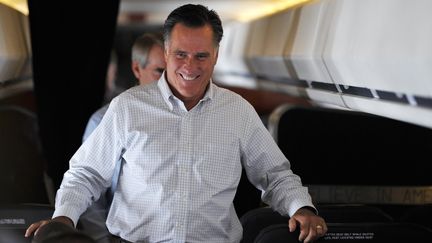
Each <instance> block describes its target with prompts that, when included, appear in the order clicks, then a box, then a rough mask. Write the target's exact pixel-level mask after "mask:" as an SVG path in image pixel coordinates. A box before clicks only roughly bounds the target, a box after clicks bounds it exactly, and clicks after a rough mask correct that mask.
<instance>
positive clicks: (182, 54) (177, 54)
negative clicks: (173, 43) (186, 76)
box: [175, 52, 186, 59]
mask: <svg viewBox="0 0 432 243" xmlns="http://www.w3.org/2000/svg"><path fill="white" fill-rule="evenodd" d="M175 55H176V57H177V58H181V59H183V58H186V53H184V52H177V53H176V54H175Z"/></svg>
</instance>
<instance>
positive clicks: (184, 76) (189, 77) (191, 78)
mask: <svg viewBox="0 0 432 243" xmlns="http://www.w3.org/2000/svg"><path fill="white" fill-rule="evenodd" d="M182 77H183V79H184V80H194V79H195V78H196V76H186V75H183V74H182Z"/></svg>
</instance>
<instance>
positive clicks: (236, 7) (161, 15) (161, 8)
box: [119, 0, 309, 24]
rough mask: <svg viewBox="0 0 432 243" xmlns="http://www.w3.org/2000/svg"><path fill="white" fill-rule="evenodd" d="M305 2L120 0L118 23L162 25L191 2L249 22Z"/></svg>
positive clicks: (229, 19) (227, 17)
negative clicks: (176, 9)
mask: <svg viewBox="0 0 432 243" xmlns="http://www.w3.org/2000/svg"><path fill="white" fill-rule="evenodd" d="M306 1H309V0H192V1H186V0H121V1H120V12H119V23H120V24H122V23H123V24H127V23H131V22H144V23H146V24H162V23H163V22H164V20H165V18H166V17H167V16H168V14H169V13H170V12H171V11H172V10H174V9H175V8H177V7H179V6H181V5H183V4H188V3H192V4H202V5H204V6H207V7H208V8H209V9H213V10H215V11H216V12H217V13H218V14H219V15H220V17H221V19H222V21H223V22H229V21H231V20H249V19H252V18H257V17H260V16H263V15H267V14H271V13H274V12H277V11H281V10H283V9H286V8H288V7H290V6H293V5H296V4H299V3H303V2H306Z"/></svg>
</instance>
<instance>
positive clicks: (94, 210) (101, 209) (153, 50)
mask: <svg viewBox="0 0 432 243" xmlns="http://www.w3.org/2000/svg"><path fill="white" fill-rule="evenodd" d="M131 59H132V60H131V68H132V72H133V73H134V76H135V77H136V79H137V82H136V84H137V85H144V84H148V83H151V82H154V81H157V80H158V79H159V78H160V76H161V74H162V72H163V71H164V69H165V66H166V64H165V60H164V55H163V38H162V34H159V33H145V34H142V35H140V36H139V37H138V38H136V39H135V41H134V43H133V45H132V58H131ZM115 64H116V63H115V62H111V64H110V66H109V69H108V82H107V84H108V86H111V87H110V88H108V90H109V91H108V92H107V93H109V94H111V95H112V94H116V93H117V95H118V89H116V88H115V84H114V80H115V76H116V68H117V65H115ZM113 91H114V92H113ZM108 107H109V103H108V104H106V105H104V106H103V107H101V108H100V109H99V110H97V111H96V112H95V113H93V115H92V116H91V117H90V119H89V121H88V123H87V127H86V129H85V132H84V135H83V142H84V141H85V140H86V139H87V138H88V136H90V134H91V133H92V132H93V130H94V129H95V128H96V127H97V126H98V125H99V123H100V121H101V120H102V118H103V116H104V115H105V112H106V111H107V110H108ZM120 166H121V160H119V161H118V163H117V165H116V171H115V173H114V176H113V178H112V184H111V187H110V188H109V190H107V192H106V193H103V194H102V195H101V197H100V198H99V200H98V201H96V202H95V203H93V204H92V205H91V206H90V207H89V208H88V209H87V211H85V212H84V213H83V214H82V215H81V217H80V220H79V222H78V224H77V228H78V229H79V230H80V231H82V232H84V233H86V234H87V235H90V236H91V237H92V238H93V239H95V240H96V241H97V242H98V243H109V242H110V234H109V232H108V230H107V228H106V226H105V221H106V219H107V215H108V211H109V207H110V205H111V200H112V197H113V195H114V192H115V190H116V187H117V180H118V176H119V173H120Z"/></svg>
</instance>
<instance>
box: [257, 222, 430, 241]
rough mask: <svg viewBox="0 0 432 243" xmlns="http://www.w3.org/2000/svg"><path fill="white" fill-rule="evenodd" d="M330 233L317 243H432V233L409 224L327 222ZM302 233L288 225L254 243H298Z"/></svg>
mask: <svg viewBox="0 0 432 243" xmlns="http://www.w3.org/2000/svg"><path fill="white" fill-rule="evenodd" d="M327 226H328V232H327V233H326V234H325V235H324V236H323V237H322V238H320V239H318V240H317V241H316V243H324V242H329V243H330V242H334V243H365V242H368V243H408V242H416V243H430V242H432V231H431V230H429V229H427V228H426V227H423V226H420V225H416V224H408V223H328V224H327ZM298 236H299V231H298V230H296V231H294V232H289V229H288V227H287V225H286V224H278V225H272V226H269V227H266V228H264V229H263V230H261V231H260V233H259V234H258V236H257V237H256V240H255V243H292V242H295V243H297V242H298Z"/></svg>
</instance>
